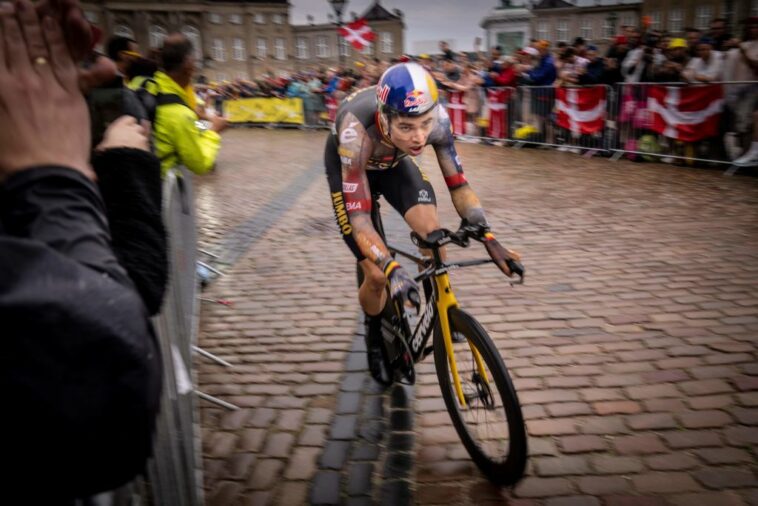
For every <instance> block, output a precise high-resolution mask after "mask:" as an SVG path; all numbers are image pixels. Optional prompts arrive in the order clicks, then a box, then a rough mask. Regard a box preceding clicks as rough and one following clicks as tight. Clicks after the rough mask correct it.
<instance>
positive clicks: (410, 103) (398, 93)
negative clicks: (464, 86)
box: [376, 63, 438, 116]
mask: <svg viewBox="0 0 758 506" xmlns="http://www.w3.org/2000/svg"><path fill="white" fill-rule="evenodd" d="M376 98H377V100H378V102H379V105H380V107H381V108H382V109H388V110H391V111H394V112H397V113H400V114H408V115H411V116H417V115H420V114H424V113H425V112H427V111H429V110H430V109H432V108H433V107H434V106H435V105H437V98H438V92H437V85H436V84H435V83H434V79H433V78H432V76H431V75H430V74H429V72H427V71H426V70H424V67H422V66H421V65H419V64H417V63H400V64H398V65H393V66H392V67H390V68H388V69H387V70H386V71H385V72H384V74H382V77H381V79H379V84H378V85H377V86H376Z"/></svg>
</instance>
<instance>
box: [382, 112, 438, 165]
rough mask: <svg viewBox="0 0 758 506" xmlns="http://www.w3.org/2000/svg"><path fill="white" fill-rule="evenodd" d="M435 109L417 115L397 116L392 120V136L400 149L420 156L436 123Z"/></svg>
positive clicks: (393, 141)
mask: <svg viewBox="0 0 758 506" xmlns="http://www.w3.org/2000/svg"><path fill="white" fill-rule="evenodd" d="M435 118H436V115H435V109H432V110H431V111H429V112H427V113H424V114H422V115H421V116H416V117H403V116H400V117H396V118H393V119H392V121H391V122H390V138H391V139H392V143H393V144H394V145H395V147H397V149H399V150H400V151H404V152H406V153H408V154H409V155H411V156H418V155H420V154H421V152H422V151H423V150H424V146H426V140H427V139H428V138H429V134H431V133H432V128H434V123H435Z"/></svg>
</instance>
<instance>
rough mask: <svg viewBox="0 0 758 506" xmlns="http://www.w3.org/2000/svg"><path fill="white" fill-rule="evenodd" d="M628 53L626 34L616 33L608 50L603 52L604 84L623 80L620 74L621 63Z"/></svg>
mask: <svg viewBox="0 0 758 506" xmlns="http://www.w3.org/2000/svg"><path fill="white" fill-rule="evenodd" d="M627 53H629V43H628V40H627V38H626V35H618V36H617V37H616V38H615V40H614V43H613V45H612V46H611V47H609V48H608V52H607V53H606V54H605V62H604V63H605V73H604V75H603V82H605V83H606V84H616V83H620V82H622V81H623V80H624V76H623V75H622V74H621V64H622V63H623V61H624V58H626V55H627Z"/></svg>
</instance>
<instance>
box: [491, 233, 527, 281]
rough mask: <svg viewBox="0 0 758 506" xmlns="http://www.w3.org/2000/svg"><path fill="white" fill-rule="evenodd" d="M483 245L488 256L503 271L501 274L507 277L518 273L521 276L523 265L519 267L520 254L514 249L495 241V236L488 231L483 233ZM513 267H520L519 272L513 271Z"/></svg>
mask: <svg viewBox="0 0 758 506" xmlns="http://www.w3.org/2000/svg"><path fill="white" fill-rule="evenodd" d="M484 247H485V248H486V249H487V253H489V255H490V258H492V260H493V261H494V262H495V264H496V265H497V266H498V267H499V268H500V270H501V271H503V274H505V275H506V276H508V277H511V276H513V274H519V275H521V276H523V267H521V264H520V262H521V255H519V254H518V253H517V252H515V251H512V250H509V249H508V248H505V247H503V246H502V245H501V244H500V243H499V242H497V239H495V236H494V235H492V234H491V233H490V232H487V233H485V234H484ZM513 267H515V268H516V269H520V270H521V272H515V273H514V269H513Z"/></svg>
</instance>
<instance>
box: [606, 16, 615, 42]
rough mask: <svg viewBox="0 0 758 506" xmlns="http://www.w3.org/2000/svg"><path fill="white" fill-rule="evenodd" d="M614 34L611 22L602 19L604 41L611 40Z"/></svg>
mask: <svg viewBox="0 0 758 506" xmlns="http://www.w3.org/2000/svg"><path fill="white" fill-rule="evenodd" d="M615 35H616V34H615V33H613V25H612V24H611V20H610V19H608V18H603V37H604V38H606V39H612V38H613V37H614V36H615Z"/></svg>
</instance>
